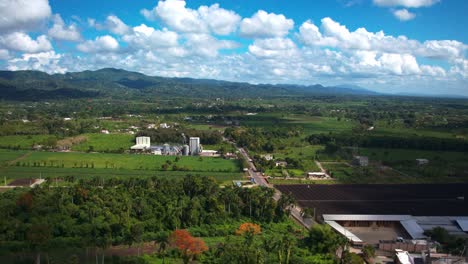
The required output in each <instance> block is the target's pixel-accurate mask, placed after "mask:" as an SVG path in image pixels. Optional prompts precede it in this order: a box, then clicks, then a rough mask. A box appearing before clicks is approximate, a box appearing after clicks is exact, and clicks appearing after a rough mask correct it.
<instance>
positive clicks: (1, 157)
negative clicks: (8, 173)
mask: <svg viewBox="0 0 468 264" xmlns="http://www.w3.org/2000/svg"><path fill="white" fill-rule="evenodd" d="M26 153H27V152H26V151H22V150H20V151H15V150H7V149H0V166H2V165H6V164H7V163H8V162H10V161H13V160H15V159H17V158H19V157H21V156H22V155H24V154H26Z"/></svg>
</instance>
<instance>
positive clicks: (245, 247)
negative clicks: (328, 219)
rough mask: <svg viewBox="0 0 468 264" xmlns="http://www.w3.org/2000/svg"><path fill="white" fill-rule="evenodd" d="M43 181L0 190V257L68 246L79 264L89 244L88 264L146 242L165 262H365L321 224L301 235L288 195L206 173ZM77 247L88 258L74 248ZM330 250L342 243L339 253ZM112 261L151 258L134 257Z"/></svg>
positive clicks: (24, 256) (45, 252) (28, 255)
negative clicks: (208, 240) (221, 181)
mask: <svg viewBox="0 0 468 264" xmlns="http://www.w3.org/2000/svg"><path fill="white" fill-rule="evenodd" d="M69 180H71V179H69ZM48 184H49V183H48V182H46V183H44V184H43V185H41V186H40V187H36V188H33V189H29V190H25V189H15V190H12V191H8V192H4V193H0V241H1V243H2V247H1V249H0V260H2V259H3V260H5V259H8V258H9V257H11V256H14V257H18V256H21V258H22V259H23V260H24V261H23V262H21V263H30V262H31V261H29V262H28V259H29V260H30V259H31V256H33V255H35V258H36V262H37V260H38V259H40V258H41V253H42V256H44V255H45V256H47V257H46V258H47V260H49V253H50V255H51V256H50V257H51V263H55V262H56V259H55V258H54V252H55V253H56V252H57V250H59V251H60V250H64V252H65V251H66V250H70V249H75V250H74V251H71V252H76V253H77V254H76V255H70V256H69V259H67V260H66V261H67V263H80V258H81V260H83V259H84V258H86V259H89V256H88V249H91V250H89V252H90V253H89V254H90V255H91V259H93V258H94V256H93V255H94V254H95V255H96V262H101V263H105V262H104V260H105V259H109V257H108V256H107V257H106V256H105V250H106V249H108V248H109V247H110V246H112V245H128V246H131V245H133V246H134V247H137V248H138V250H140V248H141V247H142V244H143V243H144V242H145V241H151V242H154V243H155V244H156V245H157V247H156V248H155V252H154V254H153V255H152V258H157V259H162V260H163V263H164V259H165V258H171V259H172V260H174V259H182V260H183V262H184V263H189V262H190V261H191V260H195V259H196V261H197V262H198V263H212V264H213V263H239V264H240V263H285V264H287V263H321V264H334V263H353V264H354V263H356V264H357V263H362V262H363V259H362V258H361V257H360V256H358V255H356V254H353V253H349V252H348V251H347V250H346V247H345V245H346V239H345V238H344V237H342V236H340V235H338V234H337V233H335V232H334V231H333V230H332V229H331V228H330V227H329V226H320V225H316V226H314V227H313V228H312V229H311V230H310V232H305V231H304V230H303V229H301V228H299V227H298V226H296V225H293V224H291V222H289V221H288V220H287V216H288V215H289V213H290V208H291V207H292V206H294V204H295V203H296V202H295V200H294V198H292V196H291V195H283V196H282V197H281V198H280V199H279V200H278V202H275V201H274V200H273V194H274V190H273V189H269V188H253V189H244V188H237V187H226V188H220V187H219V186H218V185H217V184H216V183H215V182H214V180H213V179H211V178H207V177H194V176H190V175H188V176H186V177H185V178H183V179H182V180H180V181H168V180H165V179H160V178H147V179H138V178H130V179H125V180H123V179H115V178H113V179H109V180H108V181H105V182H104V181H101V182H96V180H94V179H91V180H88V179H87V180H83V179H81V180H79V182H78V184H76V185H75V186H73V187H68V188H59V187H52V186H49V185H48ZM96 184H99V186H97V185H96ZM184 229H185V230H184ZM186 230H187V231H186ZM177 234H179V235H178V236H177ZM174 235H176V237H174ZM220 236H221V237H224V238H223V239H222V240H221V242H219V243H217V244H213V245H210V247H209V248H208V247H206V246H205V244H204V242H203V240H202V239H200V238H197V237H217V238H218V239H219V237H220ZM174 238H175V239H176V241H174ZM187 248H190V250H189V251H187V250H186V249H187ZM78 249H82V250H81V251H80V250H78ZM84 249H86V252H87V253H86V256H84V254H81V255H80V253H78V252H83V251H84ZM337 250H339V251H341V250H344V251H343V254H341V256H339V257H337V256H336V251H337ZM12 254H14V255H12ZM98 256H99V261H98ZM364 257H366V255H364ZM101 260H102V261H101ZM111 260H112V261H111V262H112V263H150V262H149V261H148V259H147V258H139V257H136V256H134V257H128V258H118V257H112V259H111ZM16 261H18V259H16ZM64 261H65V260H62V261H59V263H65V262H64ZM15 263H17V262H15ZM108 263H109V262H108Z"/></svg>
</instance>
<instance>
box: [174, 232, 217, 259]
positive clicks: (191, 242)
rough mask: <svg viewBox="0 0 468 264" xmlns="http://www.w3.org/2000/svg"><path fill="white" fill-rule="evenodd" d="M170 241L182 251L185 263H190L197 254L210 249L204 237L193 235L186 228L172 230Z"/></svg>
mask: <svg viewBox="0 0 468 264" xmlns="http://www.w3.org/2000/svg"><path fill="white" fill-rule="evenodd" d="M170 242H171V244H172V245H173V246H174V247H176V248H177V249H178V250H179V251H180V252H181V253H182V257H183V260H184V263H189V262H190V261H191V260H192V259H193V258H194V257H195V256H198V255H200V254H201V253H203V252H205V251H207V250H208V247H207V246H206V244H205V242H204V241H203V240H202V239H200V238H197V237H193V236H192V235H190V233H189V232H188V231H187V230H184V229H182V230H175V231H174V232H172V234H171V236H170Z"/></svg>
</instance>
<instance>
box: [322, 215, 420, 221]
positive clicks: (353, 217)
mask: <svg viewBox="0 0 468 264" xmlns="http://www.w3.org/2000/svg"><path fill="white" fill-rule="evenodd" d="M412 218H413V217H412V216H411V215H360V214H355V215H354V214H350V215H347V214H324V215H323V219H324V220H325V221H405V220H411V219H412Z"/></svg>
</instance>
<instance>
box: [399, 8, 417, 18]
mask: <svg viewBox="0 0 468 264" xmlns="http://www.w3.org/2000/svg"><path fill="white" fill-rule="evenodd" d="M393 15H394V16H395V17H396V18H398V19H399V20H400V21H408V20H411V19H414V18H415V17H416V14H414V13H411V12H410V11H408V9H405V8H403V9H398V10H394V11H393Z"/></svg>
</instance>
